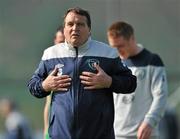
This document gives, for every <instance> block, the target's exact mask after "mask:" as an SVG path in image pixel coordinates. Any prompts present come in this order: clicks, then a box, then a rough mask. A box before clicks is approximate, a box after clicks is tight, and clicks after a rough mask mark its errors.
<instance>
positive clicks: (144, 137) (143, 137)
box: [137, 122, 152, 139]
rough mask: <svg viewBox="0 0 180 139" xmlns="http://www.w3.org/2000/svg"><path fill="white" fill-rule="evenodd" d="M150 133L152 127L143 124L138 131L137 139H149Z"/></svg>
mask: <svg viewBox="0 0 180 139" xmlns="http://www.w3.org/2000/svg"><path fill="white" fill-rule="evenodd" d="M151 132H152V127H151V126H150V125H149V124H147V123H145V122H143V123H142V124H141V125H140V127H139V129H138V133H137V138H138V139H149V138H150V136H151Z"/></svg>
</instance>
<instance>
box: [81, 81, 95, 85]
mask: <svg viewBox="0 0 180 139" xmlns="http://www.w3.org/2000/svg"><path fill="white" fill-rule="evenodd" d="M81 83H82V84H84V85H88V86H90V85H93V83H92V82H88V81H81Z"/></svg>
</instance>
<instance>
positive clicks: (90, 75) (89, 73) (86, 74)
mask: <svg viewBox="0 0 180 139" xmlns="http://www.w3.org/2000/svg"><path fill="white" fill-rule="evenodd" d="M82 75H84V76H89V77H93V76H94V75H95V74H94V73H92V72H87V71H84V72H82Z"/></svg>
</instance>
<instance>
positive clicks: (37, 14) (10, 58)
mask: <svg viewBox="0 0 180 139" xmlns="http://www.w3.org/2000/svg"><path fill="white" fill-rule="evenodd" d="M75 6H79V7H82V8H85V9H87V10H88V11H89V12H90V15H91V20H92V38H93V39H96V40H99V41H103V42H107V38H106V31H107V27H108V26H109V25H110V24H111V23H112V22H114V21H117V20H124V21H126V22H129V23H130V24H131V25H133V27H134V29H135V34H136V39H137V40H138V42H139V43H142V44H143V45H144V47H145V48H148V49H149V50H151V51H152V52H155V53H158V54H159V55H160V56H161V58H162V60H163V61H164V64H165V66H166V71H167V78H168V86H169V100H168V105H169V106H170V107H172V108H174V110H175V113H176V114H177V115H178V117H179V115H180V0H0V98H3V97H10V98H13V99H14V100H15V101H17V102H18V104H19V106H20V108H21V112H22V113H23V114H24V115H26V116H27V118H28V119H29V121H30V123H31V126H32V128H33V132H34V133H35V134H36V135H37V136H36V138H41V137H42V128H43V107H44V102H45V99H37V98H35V97H33V96H32V95H30V93H29V92H28V89H27V81H28V80H29V78H30V77H31V75H32V73H33V72H34V71H35V69H36V67H37V66H38V63H39V61H40V59H41V56H42V54H43V50H44V49H46V48H47V47H49V46H51V45H52V44H53V37H54V33H55V31H56V29H57V27H58V26H59V25H60V24H62V22H63V15H64V13H65V11H66V10H67V9H68V8H70V7H75ZM3 132H4V128H3V119H2V118H0V134H1V135H0V138H1V136H2V135H3Z"/></svg>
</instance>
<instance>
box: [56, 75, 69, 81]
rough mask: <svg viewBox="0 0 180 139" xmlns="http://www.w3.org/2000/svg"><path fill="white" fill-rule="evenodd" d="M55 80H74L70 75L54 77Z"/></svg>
mask: <svg viewBox="0 0 180 139" xmlns="http://www.w3.org/2000/svg"><path fill="white" fill-rule="evenodd" d="M54 80H55V81H66V80H67V81H71V80H72V79H71V78H70V77H69V76H68V75H65V76H63V75H62V76H56V77H54Z"/></svg>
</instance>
